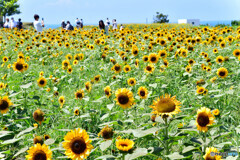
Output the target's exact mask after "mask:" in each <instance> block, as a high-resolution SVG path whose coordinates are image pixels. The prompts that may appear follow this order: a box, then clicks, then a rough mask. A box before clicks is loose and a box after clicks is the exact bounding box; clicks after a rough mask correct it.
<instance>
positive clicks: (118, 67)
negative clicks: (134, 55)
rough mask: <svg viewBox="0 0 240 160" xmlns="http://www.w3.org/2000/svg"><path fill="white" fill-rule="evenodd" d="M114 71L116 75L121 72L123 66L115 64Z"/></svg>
mask: <svg viewBox="0 0 240 160" xmlns="http://www.w3.org/2000/svg"><path fill="white" fill-rule="evenodd" d="M112 69H113V70H114V71H115V73H120V72H121V66H120V65H119V64H118V63H117V64H115V65H114V66H113V68H112Z"/></svg>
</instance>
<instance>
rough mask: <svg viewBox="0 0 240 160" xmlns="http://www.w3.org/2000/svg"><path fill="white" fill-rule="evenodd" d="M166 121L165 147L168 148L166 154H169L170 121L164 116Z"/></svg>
mask: <svg viewBox="0 0 240 160" xmlns="http://www.w3.org/2000/svg"><path fill="white" fill-rule="evenodd" d="M164 121H165V139H166V141H165V144H166V145H165V149H166V155H168V154H169V148H168V122H167V118H164Z"/></svg>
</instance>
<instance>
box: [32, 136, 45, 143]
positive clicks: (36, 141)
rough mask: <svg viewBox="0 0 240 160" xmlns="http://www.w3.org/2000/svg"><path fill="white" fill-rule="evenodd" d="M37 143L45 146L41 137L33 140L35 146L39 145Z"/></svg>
mask: <svg viewBox="0 0 240 160" xmlns="http://www.w3.org/2000/svg"><path fill="white" fill-rule="evenodd" d="M37 143H40V144H43V138H42V137H41V136H35V137H34V138H33V144H37Z"/></svg>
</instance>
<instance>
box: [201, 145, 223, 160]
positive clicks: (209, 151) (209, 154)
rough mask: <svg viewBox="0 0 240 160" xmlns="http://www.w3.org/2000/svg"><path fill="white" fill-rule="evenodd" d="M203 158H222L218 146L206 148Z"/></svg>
mask: <svg viewBox="0 0 240 160" xmlns="http://www.w3.org/2000/svg"><path fill="white" fill-rule="evenodd" d="M203 158H204V159H205V160H221V156H220V155H219V154H218V150H217V148H214V147H210V148H206V152H205V155H204V156H203Z"/></svg>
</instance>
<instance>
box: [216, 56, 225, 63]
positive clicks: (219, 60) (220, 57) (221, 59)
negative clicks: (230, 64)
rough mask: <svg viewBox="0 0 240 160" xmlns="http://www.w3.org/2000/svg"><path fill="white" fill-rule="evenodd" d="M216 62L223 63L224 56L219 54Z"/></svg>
mask: <svg viewBox="0 0 240 160" xmlns="http://www.w3.org/2000/svg"><path fill="white" fill-rule="evenodd" d="M216 62H217V63H223V62H224V57H223V56H217V58H216Z"/></svg>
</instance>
